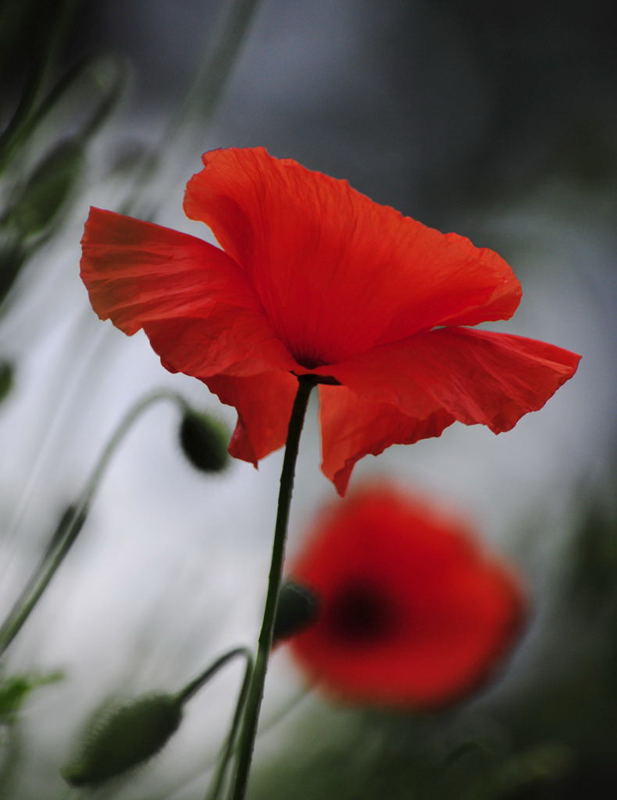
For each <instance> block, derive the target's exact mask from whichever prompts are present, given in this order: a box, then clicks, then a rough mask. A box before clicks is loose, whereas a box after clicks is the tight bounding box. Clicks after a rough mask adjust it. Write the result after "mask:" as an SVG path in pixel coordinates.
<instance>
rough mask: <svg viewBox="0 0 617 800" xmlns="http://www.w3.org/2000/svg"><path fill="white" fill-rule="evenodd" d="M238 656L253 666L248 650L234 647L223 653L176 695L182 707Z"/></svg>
mask: <svg viewBox="0 0 617 800" xmlns="http://www.w3.org/2000/svg"><path fill="white" fill-rule="evenodd" d="M236 656H244V658H245V659H246V661H247V663H249V664H252V662H253V657H252V655H251V652H250V650H249V649H248V648H246V647H234V649H233V650H229V651H228V652H227V653H223V655H222V656H220V657H219V658H217V659H216V661H214V662H213V663H212V664H210V666H209V667H208V669H206V670H204V672H202V673H201V675H198V676H197V677H196V678H194V679H193V680H192V681H191V682H190V683H187V685H186V686H185V687H184V689H181V690H180V691H179V692H178V694H177V695H176V698H177V700H178V702H179V703H180V704H181V705H184V703H186V702H188V701H189V700H190V699H191V697H193V695H194V694H196V693H197V692H198V691H199V690H200V689H201V687H202V686H203V685H204V684H205V683H207V682H208V681H209V680H210V678H213V677H214V676H215V675H216V673H217V672H218V671H219V670H220V669H222V668H223V667H224V666H225V664H227V663H228V662H229V661H232V660H233V659H234V658H236Z"/></svg>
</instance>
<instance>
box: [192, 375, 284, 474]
mask: <svg viewBox="0 0 617 800" xmlns="http://www.w3.org/2000/svg"><path fill="white" fill-rule="evenodd" d="M206 383H207V385H208V388H209V389H210V390H211V391H212V392H214V393H215V394H217V395H218V397H219V399H220V400H221V402H223V403H226V404H227V405H230V406H233V407H234V408H235V409H236V411H237V412H238V423H237V425H236V429H235V431H234V433H233V436H232V437H231V443H230V445H229V453H230V455H232V456H234V457H235V458H240V459H242V460H243V461H249V462H250V463H252V464H254V465H255V466H257V462H258V461H259V460H260V459H262V458H263V457H264V456H267V455H268V453H271V452H272V451H273V450H278V448H279V447H282V446H283V445H284V444H285V440H286V438H287V427H288V425H289V418H290V416H291V408H292V406H293V402H294V397H295V395H296V391H297V387H298V380H297V378H295V377H294V376H293V375H291V374H290V373H286V372H266V373H262V374H260V375H252V376H250V377H242V378H237V377H234V376H227V375H222V376H218V377H216V378H209V379H208V380H207V381H206Z"/></svg>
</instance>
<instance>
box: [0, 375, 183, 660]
mask: <svg viewBox="0 0 617 800" xmlns="http://www.w3.org/2000/svg"><path fill="white" fill-rule="evenodd" d="M160 400H171V401H173V402H175V403H177V404H179V405H180V406H181V407H182V410H183V411H188V410H189V409H190V406H189V404H188V403H187V402H186V400H185V399H184V398H183V397H182V396H181V395H179V394H177V393H176V392H172V391H168V390H161V391H157V392H153V393H152V394H149V395H146V396H145V397H143V398H142V399H141V400H139V401H138V402H137V403H136V404H135V405H134V406H132V408H130V409H129V411H128V412H127V413H126V414H125V416H124V417H123V418H122V420H121V421H120V423H119V424H118V427H117V428H116V430H115V431H114V433H113V434H112V436H111V438H110V439H109V441H108V442H107V444H106V445H105V447H104V449H103V452H102V453H101V455H100V457H99V460H98V461H97V463H96V464H95V466H94V469H93V470H92V473H91V475H90V478H89V479H88V481H87V483H86V485H85V487H84V489H83V491H82V493H81V495H80V498H79V500H78V502H77V503H76V504H75V507H74V510H73V514H72V515H71V518H70V520H69V521H68V523H67V525H66V528H65V533H64V536H62V538H61V539H60V540H59V541H58V542H56V543H53V544H52V546H51V547H49V548H48V551H47V552H46V554H45V557H44V558H43V561H42V562H41V564H40V565H39V567H38V568H37V570H36V571H35V573H34V575H33V576H32V577H31V578H30V580H29V581H28V583H27V584H26V586H25V588H24V589H23V591H22V592H21V594H20V596H19V597H18V599H17V600H16V602H15V604H14V605H13V608H12V609H11V611H10V612H9V614H8V615H7V617H6V619H5V621H4V622H3V624H2V627H0V656H2V655H3V654H4V653H5V652H6V650H7V648H8V647H9V645H10V644H11V642H12V641H13V639H14V638H15V637H16V636H17V634H18V633H19V631H20V630H21V629H22V627H23V625H24V624H25V622H26V620H27V619H28V617H29V616H30V614H31V613H32V611H33V610H34V607H35V606H36V604H37V603H38V601H39V600H40V598H41V595H42V594H43V592H44V591H45V589H46V588H47V586H48V585H49V583H50V581H51V579H52V578H53V576H54V575H55V574H56V572H57V570H58V568H59V567H60V565H61V564H62V562H63V561H64V559H65V558H66V556H67V554H68V552H69V550H70V549H71V547H72V546H73V545H74V544H75V541H76V539H77V537H78V535H79V532H80V530H81V524H80V521H83V514H84V512H86V511H87V509H88V506H89V505H90V503H91V501H92V498H93V497H94V494H95V492H96V490H97V488H98V486H99V484H100V482H101V478H102V477H103V474H104V472H105V470H106V468H107V465H108V464H109V461H110V459H111V457H112V456H113V454H114V453H115V451H116V449H117V448H118V446H119V444H120V443H121V441H122V440H123V438H124V437H125V435H126V434H127V432H128V431H129V430H130V428H131V427H132V425H133V423H134V422H135V420H137V419H138V417H139V416H141V414H142V413H143V412H144V411H145V410H146V409H147V408H149V407H150V406H151V405H154V403H157V402H159V401H160Z"/></svg>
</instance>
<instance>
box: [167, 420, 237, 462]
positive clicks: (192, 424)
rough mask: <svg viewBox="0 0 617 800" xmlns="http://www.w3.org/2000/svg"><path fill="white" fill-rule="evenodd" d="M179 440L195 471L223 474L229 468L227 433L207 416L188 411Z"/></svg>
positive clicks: (181, 426)
mask: <svg viewBox="0 0 617 800" xmlns="http://www.w3.org/2000/svg"><path fill="white" fill-rule="evenodd" d="M179 438H180V446H181V447H182V450H183V451H184V455H185V456H186V457H187V458H188V460H189V461H190V462H191V464H192V465H193V466H194V467H195V469H198V470H200V471H201V472H221V471H222V470H224V469H225V467H226V466H227V462H228V460H229V456H228V455H227V440H228V438H229V437H228V434H227V431H226V430H225V428H224V427H223V426H222V425H221V424H220V423H219V422H217V421H216V420H213V419H211V418H210V417H208V416H206V414H201V413H199V412H198V411H187V412H186V413H185V414H184V416H183V418H182V422H181V424H180V430H179Z"/></svg>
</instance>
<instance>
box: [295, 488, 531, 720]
mask: <svg viewBox="0 0 617 800" xmlns="http://www.w3.org/2000/svg"><path fill="white" fill-rule="evenodd" d="M289 574H290V577H291V579H292V580H294V581H296V582H298V583H299V584H302V585H304V586H306V587H307V588H309V589H311V590H312V591H313V592H314V593H315V595H316V596H317V598H318V608H319V616H318V618H317V621H316V622H314V623H313V624H312V625H311V626H310V627H309V628H307V629H306V630H305V631H303V632H301V633H299V634H297V635H296V636H295V638H293V639H292V640H291V641H290V647H291V648H292V651H293V653H294V655H295V656H296V658H297V660H298V661H299V663H300V664H301V666H302V667H303V668H304V669H305V670H306V671H307V672H308V674H309V675H310V676H311V678H312V679H313V680H314V681H316V682H317V683H318V684H319V685H320V686H321V687H322V688H323V689H324V690H325V691H326V692H328V693H329V694H331V695H334V696H335V697H339V698H342V699H344V700H347V701H352V702H364V703H370V704H374V705H386V706H387V705H401V706H409V707H415V708H420V707H422V708H428V707H431V706H438V705H443V704H444V703H446V702H448V701H451V700H453V699H456V698H458V697H460V696H461V695H463V694H464V693H466V692H468V691H469V690H470V689H472V688H475V687H476V686H477V684H478V683H479V682H480V681H481V680H482V679H485V678H486V677H487V675H488V674H490V672H491V671H492V670H493V668H494V667H495V665H496V663H497V662H498V660H499V657H501V656H503V655H504V653H505V651H506V650H507V648H508V647H509V646H510V645H511V644H512V643H513V641H514V638H515V634H516V633H517V631H518V630H519V629H520V623H521V619H522V616H523V610H524V603H523V599H522V594H521V591H520V588H519V586H518V583H517V582H516V580H515V579H514V578H513V576H512V575H511V574H510V572H509V571H508V570H507V569H506V568H505V567H504V566H503V565H502V564H500V563H499V562H497V561H495V560H493V559H491V558H489V557H487V556H486V555H485V553H483V552H482V551H481V550H480V548H479V547H478V545H477V544H476V543H475V542H474V541H473V539H472V536H471V534H470V532H469V531H468V529H467V527H466V526H465V525H464V524H463V523H460V522H459V521H456V520H453V519H449V518H446V517H444V516H443V515H441V514H440V513H439V512H437V511H436V510H435V509H431V508H429V507H427V506H426V505H424V504H423V503H421V502H419V501H417V500H414V499H411V498H408V497H405V496H403V495H401V494H399V493H397V492H395V491H393V490H392V489H391V488H388V487H384V486H378V487H372V488H365V489H364V490H362V491H360V492H357V493H356V494H355V495H353V496H352V497H351V498H350V499H349V500H347V501H346V502H344V503H343V504H338V505H337V506H335V507H333V508H332V509H331V510H330V512H329V513H328V514H327V515H326V516H325V518H323V519H321V520H320V521H319V523H318V524H317V525H316V526H315V529H314V530H313V531H312V534H311V536H310V537H309V538H308V540H307V543H306V547H305V550H304V552H303V553H301V554H300V556H299V558H298V559H297V561H296V562H295V564H293V565H292V567H291V569H290V571H289Z"/></svg>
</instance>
